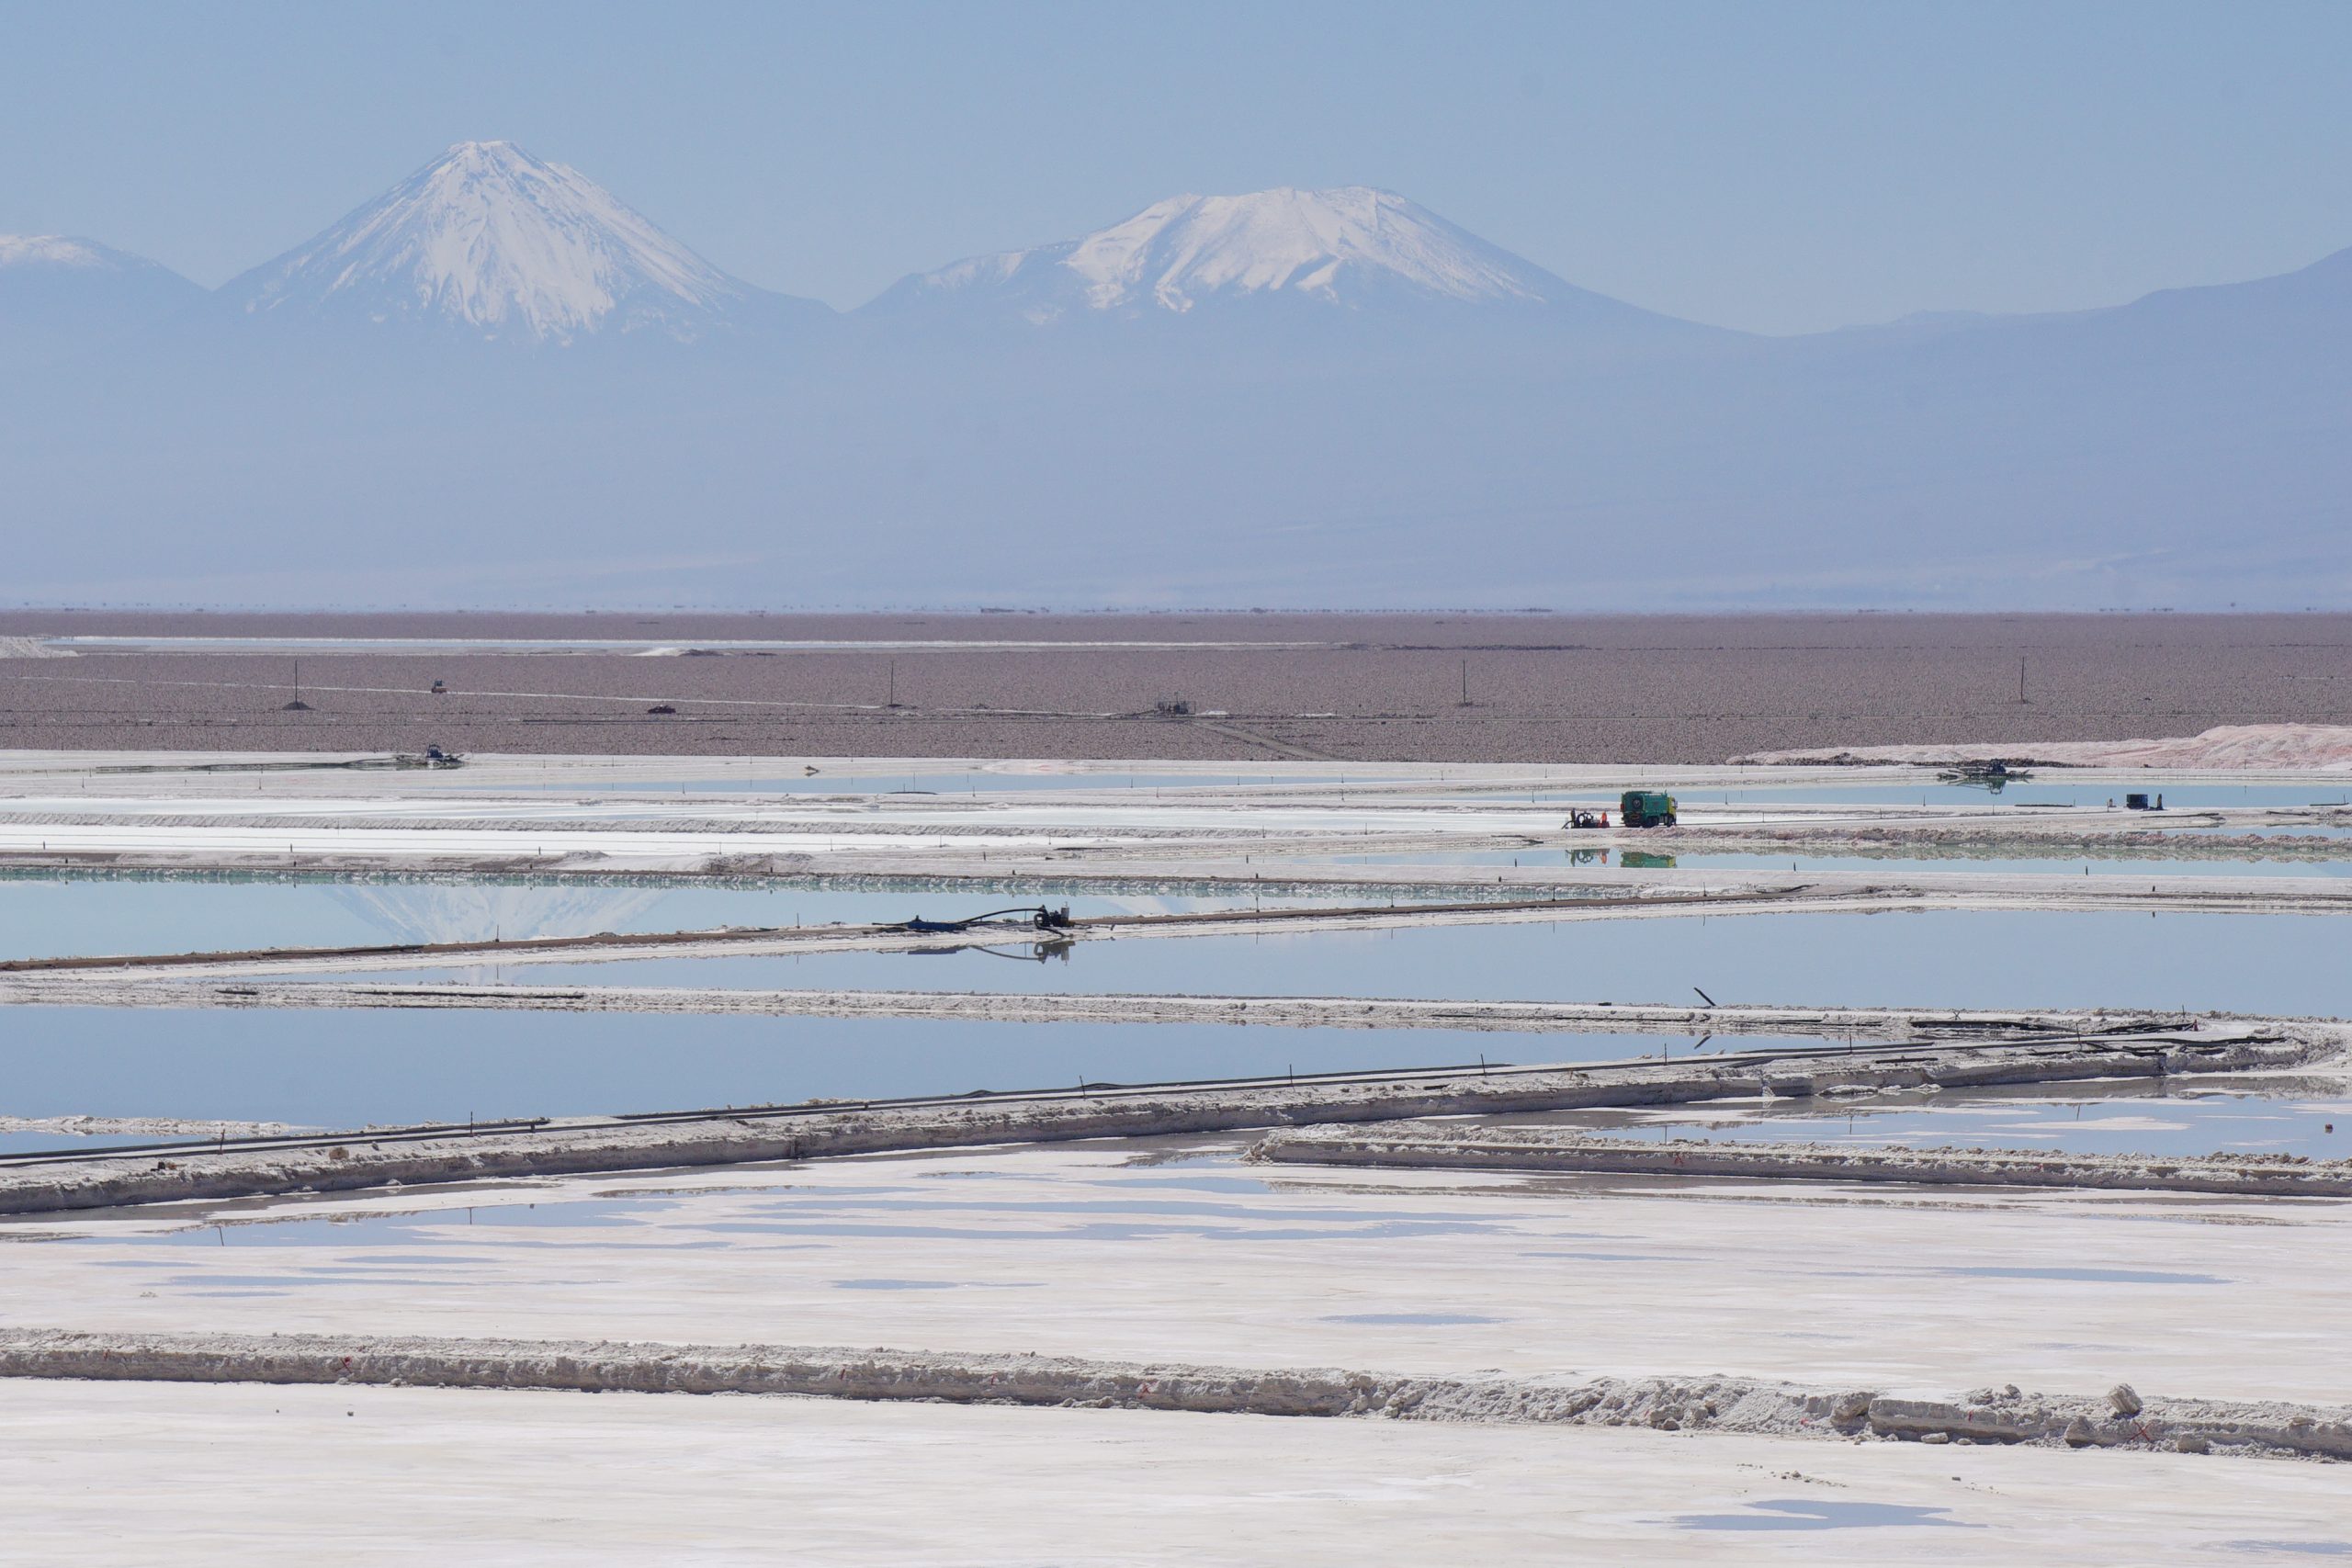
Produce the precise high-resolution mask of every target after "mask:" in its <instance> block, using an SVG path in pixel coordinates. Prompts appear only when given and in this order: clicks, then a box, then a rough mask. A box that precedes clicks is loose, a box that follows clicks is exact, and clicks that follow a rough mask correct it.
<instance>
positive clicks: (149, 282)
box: [0, 234, 204, 367]
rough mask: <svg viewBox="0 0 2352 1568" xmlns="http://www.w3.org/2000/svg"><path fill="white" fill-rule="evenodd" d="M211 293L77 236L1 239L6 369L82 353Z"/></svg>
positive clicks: (0, 332)
mask: <svg viewBox="0 0 2352 1568" xmlns="http://www.w3.org/2000/svg"><path fill="white" fill-rule="evenodd" d="M203 295H204V290H203V289H201V288H198V287H197V286H196V285H195V284H193V283H191V282H189V281H188V280H187V278H185V277H182V276H180V275H179V274H178V273H175V272H174V271H172V270H171V268H169V267H167V266H164V265H161V264H159V263H156V262H152V261H149V260H148V259H147V258H146V257H144V256H134V255H132V254H130V253H128V252H125V251H118V250H116V249H115V248H114V247H113V246H111V245H102V244H100V243H98V242H97V241H96V240H85V239H81V238H78V237H76V236H74V235H70V234H0V367H8V366H21V365H32V364H40V363H43V362H46V361H49V360H52V359H56V358H60V357H62V356H65V355H72V354H75V353H78V352H80V351H82V350H85V349H88V348H90V347H93V346H95V345H96V344H101V343H104V342H107V341H109V340H110V339H113V338H117V337H119V336H122V335H124V334H126V333H132V332H135V331H137V330H138V329H140V328H141V327H144V326H148V325H152V324H153V322H155V321H161V320H162V319H163V318H164V317H165V316H167V315H169V314H171V313H172V312H173V311H175V310H181V309H184V308H186V307H187V306H188V305H191V304H193V303H195V302H196V301H197V300H198V299H201V298H203Z"/></svg>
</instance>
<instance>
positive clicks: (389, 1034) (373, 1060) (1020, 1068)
mask: <svg viewBox="0 0 2352 1568" xmlns="http://www.w3.org/2000/svg"><path fill="white" fill-rule="evenodd" d="M7 1021H8V1023H9V1025H10V1034H9V1043H10V1044H11V1046H13V1047H14V1048H15V1049H14V1050H13V1051H12V1053H11V1056H10V1068H9V1074H8V1077H7V1078H6V1081H5V1083H0V1112H5V1113H6V1114H9V1115H14V1116H27V1117H48V1116H62V1115H74V1114H88V1115H96V1116H166V1115H168V1116H178V1117H187V1118H192V1119H193V1118H203V1119H220V1120H232V1121H255V1122H262V1121H266V1122H287V1123H289V1124H291V1125H295V1126H307V1127H358V1126H363V1125H368V1124H378V1125H382V1124H390V1123H394V1122H434V1121H439V1122H465V1121H468V1120H469V1119H475V1118H479V1119H481V1120H485V1121H492V1120H500V1119H503V1118H510V1117H521V1116H563V1115H593V1114H601V1113H611V1112H620V1111H669V1110H690V1109H697V1108H702V1107H707V1106H726V1105H758V1104H773V1103H790V1102H794V1101H797V1100H809V1099H812V1098H818V1097H824V1098H831V1099H849V1100H856V1099H866V1098H882V1097H888V1096H895V1095H921V1094H938V1093H947V1094H954V1093H962V1092H964V1091H966V1090H968V1089H1037V1088H1059V1087H1062V1086H1066V1085H1067V1086H1075V1085H1076V1084H1078V1083H1079V1082H1080V1081H1081V1080H1083V1081H1086V1082H1089V1083H1113V1082H1115V1083H1152V1082H1162V1081H1169V1080H1178V1079H1195V1078H1221V1077H1260V1076H1275V1077H1278V1076H1281V1075H1283V1074H1286V1073H1290V1072H1293V1071H1295V1072H1298V1073H1314V1072H1334V1071H1346V1070H1351V1069H1356V1068H1369V1067H1414V1066H1453V1065H1465V1064H1475V1063H1476V1062H1478V1061H1480V1060H1481V1059H1482V1058H1484V1059H1485V1060H1487V1061H1490V1062H1496V1063H1501V1062H1506V1061H1517V1062H1552V1061H1562V1062H1565V1061H1613V1060H1618V1059H1622V1058H1624V1057H1630V1056H1638V1055H1653V1056H1654V1055H1657V1053H1658V1052H1659V1051H1660V1050H1661V1049H1668V1050H1672V1049H1676V1048H1678V1045H1679V1049H1680V1050H1682V1051H1688V1050H1689V1048H1690V1046H1691V1041H1690V1040H1689V1039H1684V1040H1681V1041H1680V1042H1679V1043H1678V1042H1676V1041H1674V1040H1671V1039H1666V1038H1661V1037H1658V1036H1655V1035H1634V1036H1615V1035H1606V1034H1544V1035H1527V1034H1516V1035H1507V1034H1495V1033H1488V1032H1476V1031H1449V1030H1417V1029H1397V1030H1354V1029H1277V1028H1254V1027H1241V1026H1235V1025H1217V1024H1116V1023H1054V1024H1042V1025H1040V1024H1023V1023H993V1022H986V1021H966V1020H959V1019H870V1018H868V1019H822V1018H747V1017H740V1016H723V1015H710V1014H684V1015H674V1016H663V1017H662V1018H658V1019H647V1018H637V1017H630V1016H628V1015H623V1014H612V1013H538V1012H504V1011H501V1012H466V1011H446V1012H445V1011H434V1012H429V1013H427V1012H416V1011H412V1010H401V1009H392V1010H333V1009H329V1010H318V1011H307V1010H289V1011H278V1010H194V1011H185V1012H182V1011H171V1010H159V1009H142V1008H121V1009H110V1008H38V1009H34V1008H28V1009H21V1010H12V1011H11V1012H10V1013H9V1014H8V1019H7ZM141 1141H161V1140H141ZM32 1146H38V1147H44V1148H46V1147H65V1146H82V1145H79V1144H78V1143H77V1141H76V1140H74V1139H73V1138H71V1137H67V1136H63V1135H59V1134H49V1135H46V1136H44V1137H43V1138H41V1139H40V1141H39V1142H38V1143H37V1144H35V1145H32Z"/></svg>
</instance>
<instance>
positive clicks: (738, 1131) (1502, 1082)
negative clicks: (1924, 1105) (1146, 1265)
mask: <svg viewBox="0 0 2352 1568" xmlns="http://www.w3.org/2000/svg"><path fill="white" fill-rule="evenodd" d="M2342 1051H2343V1032H2342V1027H2341V1026H2340V1025H2311V1026H2307V1027H2304V1028H2301V1029H2299V1030H2294V1031H2290V1032H2283V1033H2272V1034H2262V1035H2256V1034H2251V1033H2247V1032H2233V1033H2221V1034H2219V1035H2218V1037H2215V1038H2209V1039H2199V1038H2196V1037H2194V1036H2171V1037H2166V1036H2157V1037H2140V1038H2132V1037H2129V1036H2124V1037H2102V1038H2100V1039H2097V1040H2080V1039H2075V1040H2065V1039H2062V1040H2043V1041H2035V1042H2030V1043H1990V1044H1974V1043H1956V1044H1955V1043H1944V1044H1940V1045H1935V1044H1927V1043H1908V1044H1898V1045H1884V1046H1875V1047H1857V1048H1855V1049H1853V1050H1851V1051H1834V1052H1823V1051H1793V1052H1786V1053H1781V1052H1760V1053H1744V1054H1740V1055H1725V1056H1719V1057H1706V1056H1700V1057H1691V1058H1686V1059H1685V1060H1683V1061H1679V1062H1665V1061H1660V1062H1657V1063H1654V1064H1653V1063H1648V1062H1639V1063H1620V1064H1614V1065H1608V1066H1590V1067H1575V1066H1543V1067H1516V1068H1509V1069H1496V1070H1491V1071H1489V1070H1487V1069H1486V1068H1485V1067H1483V1066H1473V1067H1456V1068H1449V1069H1435V1068H1433V1069H1429V1070H1427V1071H1416V1072H1409V1073H1408V1072H1393V1073H1392V1072H1383V1073H1377V1074H1363V1075H1357V1076H1352V1077H1344V1078H1324V1079H1319V1080H1318V1079H1313V1078H1310V1079H1306V1080H1302V1081H1296V1082H1291V1081H1261V1082H1256V1083H1225V1084H1217V1083H1207V1084H1196V1085H1164V1086H1136V1087H1131V1088H1125V1089H1100V1090H1097V1089H1086V1090H1076V1089H1073V1090H1069V1091H1057V1092H1050V1093H1045V1092H1041V1093H1035V1094H1022V1095H1001V1096H977V1095H976V1096H971V1097H960V1098H956V1099H953V1100H926V1101H922V1102H919V1103H914V1104H899V1105H881V1106H861V1107H852V1106H842V1107H835V1106H831V1105H826V1104H809V1105H801V1106H782V1107H767V1108H756V1109H754V1108H746V1109H741V1110H728V1111H707V1112H693V1113H683V1114H680V1115H678V1116H674V1117H662V1118H652V1117H648V1118H628V1119H582V1120H576V1121H566V1122H545V1123H541V1124H537V1125H535V1126H521V1127H517V1126H513V1125H508V1126H503V1127H500V1128H496V1129H482V1130H479V1131H469V1130H467V1129H462V1128H431V1129H421V1130H406V1131H403V1130H399V1129H377V1130H372V1131H365V1132H355V1133H350V1134H322V1135H318V1136H312V1137H304V1138H298V1139H289V1140H286V1141H284V1142H281V1143H277V1144H271V1145H263V1146H261V1147H257V1148H235V1147H220V1148H216V1149H207V1148H205V1147H204V1145H201V1144H197V1145H188V1146H184V1147H180V1148H174V1149H171V1150H168V1151H160V1152H159V1151H154V1150H149V1151H147V1152H144V1153H141V1154H128V1155H112V1154H109V1153H107V1152H106V1151H102V1150H92V1151H86V1152H81V1153H77V1154H75V1155H73V1156H66V1157H62V1158H57V1159H50V1160H40V1161H28V1162H22V1163H11V1164H8V1165H6V1167H5V1168H0V1213H49V1212H54V1211H58V1210H66V1209H89V1208H107V1207H113V1206H116V1205H120V1204H130V1203H161V1202H173V1201H187V1200H220V1199H229V1198H245V1197H255V1196H262V1195H266V1194H270V1193H282V1192H292V1191H348V1190H356V1189H361V1188H369V1187H382V1186H388V1185H392V1184H401V1185H414V1184H423V1183H433V1182H452V1181H469V1180H477V1179H497V1178H514V1177H529V1176H550V1175H568V1174H579V1173H585V1172H600V1171H616V1170H639V1169H649V1168H662V1167H682V1166H710V1165H728V1164H740V1163H745V1162H750V1161H759V1160H797V1159H808V1158H816V1157H820V1156H843V1155H860V1154H882V1153H899V1152H904V1151H909V1150H915V1149H935V1148H957V1147H969V1146H976V1145H994V1144H1017V1143H1040V1142H1061V1141H1068V1140H1073V1139H1081V1138H1132V1137H1151V1136H1162V1135H1170V1134H1203V1133H1226V1132H1238V1131H1246V1130H1253V1129H1261V1128H1278V1127H1292V1126H1300V1125H1309V1124H1315V1123H1328V1122H1396V1121H1408V1120H1410V1119H1413V1118H1415V1117H1422V1116H1444V1115H1492V1114H1498V1113H1505V1112H1510V1111H1566V1110H1584V1109H1596V1108H1601V1107H1612V1106H1614V1107H1623V1106H1638V1105H1673V1104H1687V1103H1690V1102H1692V1101H1697V1100H1725V1099H1733V1098H1737V1097H1742V1096H1749V1095H1757V1094H1762V1093H1770V1094H1773V1095H1776V1096H1781V1097H1801V1096H1808V1095H1815V1094H1822V1093H1833V1092H1838V1091H1841V1090H1859V1089H1890V1088H1918V1087H1923V1086H1928V1085H1935V1086H1941V1087H1947V1088H1966V1087H1976V1086H1986V1085H1996V1084H2020V1083H2058V1082H2072V1081H2082V1080H2087V1079H2098V1078H2109V1079H2114V1078H2137V1077H2168V1076H2175V1075H2184V1074H2197V1073H2218V1072H2245V1071H2267V1070H2278V1069H2282V1068H2291V1067H2299V1066H2308V1065H2310V1064H2312V1063H2314V1062H2319V1061H2324V1060H2329V1059H2333V1058H2335V1057H2338V1056H2340V1055H2342Z"/></svg>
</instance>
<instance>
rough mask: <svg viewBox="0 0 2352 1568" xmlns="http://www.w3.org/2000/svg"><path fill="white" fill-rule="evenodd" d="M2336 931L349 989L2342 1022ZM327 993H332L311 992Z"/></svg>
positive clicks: (1871, 934) (799, 969)
mask: <svg viewBox="0 0 2352 1568" xmlns="http://www.w3.org/2000/svg"><path fill="white" fill-rule="evenodd" d="M1064 953H1065V956H1063V957H1061V958H1058V959H1056V960H1052V961H1049V962H1045V963H1007V962H1004V961H1002V960H1001V959H1000V958H997V957H992V956H989V955H987V954H983V953H970V952H960V953H959V952H940V953H920V954H917V953H810V954H806V955H802V956H797V957H759V958H650V959H627V960H621V961H618V962H614V963H604V964H582V963H570V964H563V963H534V964H516V963H502V964H495V965H481V964H471V965H469V966H467V967H466V968H465V969H464V970H463V971H462V972H460V971H458V970H457V969H455V968H439V969H427V968H418V969H413V970H401V971H398V972H393V973H387V972H383V971H377V972H371V973H368V974H366V975H357V976H351V977H352V978H357V979H366V980H370V981H377V980H386V979H394V978H400V979H413V980H420V981H438V982H445V983H446V982H448V981H451V980H454V979H457V978H459V977H460V975H461V974H462V977H464V978H466V979H468V980H481V979H502V980H506V981H510V982H513V983H515V984H518V985H534V986H564V985H573V986H580V985H589V986H679V987H696V986H708V987H752V988H781V989H789V988H794V987H803V988H825V989H834V988H838V989H844V990H948V991H965V990H969V991H992V992H995V991H1001V992H1053V993H1064V994H1075V995H1103V994H1108V993H1117V992H1142V993H1159V992H1182V993H1189V994H1195V995H1216V996H1257V995H1266V996H1340V997H1427V998H1444V999H1463V1000H1478V999H1498V1000H1514V1001H1595V1002H1660V1003H1687V1002H1695V1001H1696V1000H1698V998H1697V997H1696V995H1695V994H1694V987H1703V988H1704V990H1705V991H1706V993H1707V994H1708V995H1709V996H1711V997H1713V998H1714V999H1715V1001H1716V1002H1717V1003H1719V1004H1725V1003H1733V1002H1745V1003H1759V1004H1763V1003H1770V1004H1781V1005H1789V1006H1799V1007H1807V1006H1853V1007H1870V1006H1879V1007H1928V1008H1941V1007H1950V1008H2077V1007H2081V1008H2091V1007H2118V1008H2152V1009H2165V1010H2171V1009H2184V1010H2186V1009H2195V1010H2223V1011H2234V1012H2249V1013H2267V1014H2290V1015H2318V1016H2324V1017H2337V1016H2341V1015H2343V1014H2344V1013H2345V1011H2346V1008H2347V1006H2352V992H2347V990H2346V987H2345V983H2344V973H2345V967H2344V953H2345V932H2344V930H2343V927H2342V926H2341V925H2340V923H2339V922H2338V920H2337V919H2334V918H2331V917H2328V916H2324V915H2252V914H2245V915H2242V914H2201V913H2199V914H2169V913H2154V914H2141V913H2130V912H2121V911H2073V910H2067V911H2049V912H2043V911H2038V910H1997V911H1996V910H1960V909H1936V910H1912V911H1903V912H1891V913H1886V914H1842V913H1840V914H1829V913H1822V914H1815V913H1789V914H1774V915H1737V916H1721V917H1712V918H1711V917H1708V916H1704V915H1677V916H1670V917H1663V918H1657V919H1602V920H1521V921H1498V922H1494V923H1487V924H1476V925H1446V926H1411V927H1399V928H1397V929H1393V930H1388V931H1293V932H1252V933H1250V934H1246V935H1243V934H1236V935H1233V936H1203V937H1160V938H1151V937H1138V938H1133V939H1125V940H1114V941H1088V942H1079V943H1076V944H1075V945H1074V946H1071V947H1069V948H1068V949H1066V950H1064ZM311 977H312V978H322V977H324V976H311Z"/></svg>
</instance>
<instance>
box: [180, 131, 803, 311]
mask: <svg viewBox="0 0 2352 1568" xmlns="http://www.w3.org/2000/svg"><path fill="white" fill-rule="evenodd" d="M226 292H227V293H228V294H229V295H230V296H231V297H232V299H234V300H235V301H236V302H237V303H238V304H240V305H241V306H242V307H243V310H246V311H247V312H248V313H251V314H261V313H265V312H318V313H332V314H337V315H346V316H350V315H356V316H361V317H366V318H369V319H373V320H376V321H397V320H409V321H437V322H440V323H443V324H447V325H453V326H460V327H464V328H468V329H471V330H473V331H475V332H478V333H481V334H482V335H485V336H492V337H507V338H521V339H525V340H527V341H533V342H559V343H560V342H569V341H571V340H572V339H573V338H575V337H578V336H581V335H582V334H586V333H597V332H601V331H604V330H606V329H607V328H609V327H613V326H615V325H617V326H618V327H619V329H620V330H623V331H633V330H641V329H654V330H658V331H661V332H663V333H667V334H668V335H671V336H674V337H682V338H692V337H698V336H701V335H703V333H705V332H707V330H709V328H710V327H711V326H712V325H713V324H714V323H715V322H716V321H718V319H719V318H722V317H724V316H726V315H727V314H728V313H729V312H730V311H732V310H735V309H736V308H737V307H739V306H740V305H741V304H742V303H743V302H744V301H745V300H747V299H750V298H751V297H752V296H753V295H754V294H755V293H756V292H757V291H756V290H754V289H752V288H751V287H750V286H749V285H747V284H744V283H741V282H739V281H737V280H736V279H734V278H732V277H729V276H727V275H726V274H725V273H723V272H720V271H719V270H718V268H716V267H714V266H712V265H710V264H709V263H707V262H706V261H704V260H703V259H702V258H701V257H700V256H697V255H695V254H694V253H693V252H692V251H690V250H688V249H686V247H685V246H684V245H682V244H680V243H678V242H677V241H675V240H673V239H672V238H670V236H669V235H667V234H664V233H663V232H662V231H661V230H659V229H657V228H655V227H654V226H653V225H652V224H651V223H650V222H649V221H647V220H646V219H645V218H644V217H642V216H641V215H639V213H637V212H635V211H634V210H632V209H629V208H628V207H627V206H626V205H624V204H623V203H622V202H621V201H620V200H619V199H618V198H617V197H614V196H613V194H612V193H611V192H610V191H607V190H605V188H604V187H603V186H600V185H598V184H596V183H595V182H594V180H591V179H589V178H588V177H587V176H586V175H582V174H581V173H580V172H579V171H578V170H576V169H572V168H569V167H567V166H565V165H564V164H553V163H548V162H547V161H545V160H543V159H539V158H535V157H533V156H532V155H531V154H530V153H528V152H525V151H524V150H523V149H522V148H520V147H518V146H516V145H515V143H514V142H511V141H460V142H458V143H456V144H455V145H453V146H452V147H450V149H449V150H448V151H447V152H445V153H443V154H442V155H441V156H440V157H439V158H436V159H435V160H434V161H433V162H432V163H430V164H426V165H425V166H424V168H422V169H419V170H418V171H417V172H416V173H415V174H413V175H410V176H409V177H408V178H407V179H406V180H404V181H402V182H401V184H400V185H398V186H395V187H393V188H392V189H391V190H390V191H389V192H387V193H386V194H385V195H383V196H382V197H379V198H378V199H376V200H375V201H372V202H369V203H368V205H366V206H365V207H362V208H360V209H357V210H356V211H355V212H352V213H351V214H349V215H348V216H346V217H345V219H344V220H342V221H341V222H339V223H337V224H335V225H334V227H333V228H331V229H328V230H327V231H325V232H323V233H322V234H320V235H318V236H317V237H316V238H314V239H312V240H311V241H309V242H307V243H304V244H302V245H300V246H297V247H296V248H295V249H294V250H292V251H289V252H288V253H287V254H285V255H283V256H280V257H278V258H277V260H276V261H273V262H270V263H268V264H267V265H264V266H261V267H259V268H256V269H255V270H254V271H253V272H250V273H247V274H246V275H245V276H243V277H241V278H239V279H237V280H236V281H235V282H233V283H232V284H231V285H229V287H228V289H227V290H226Z"/></svg>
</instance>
